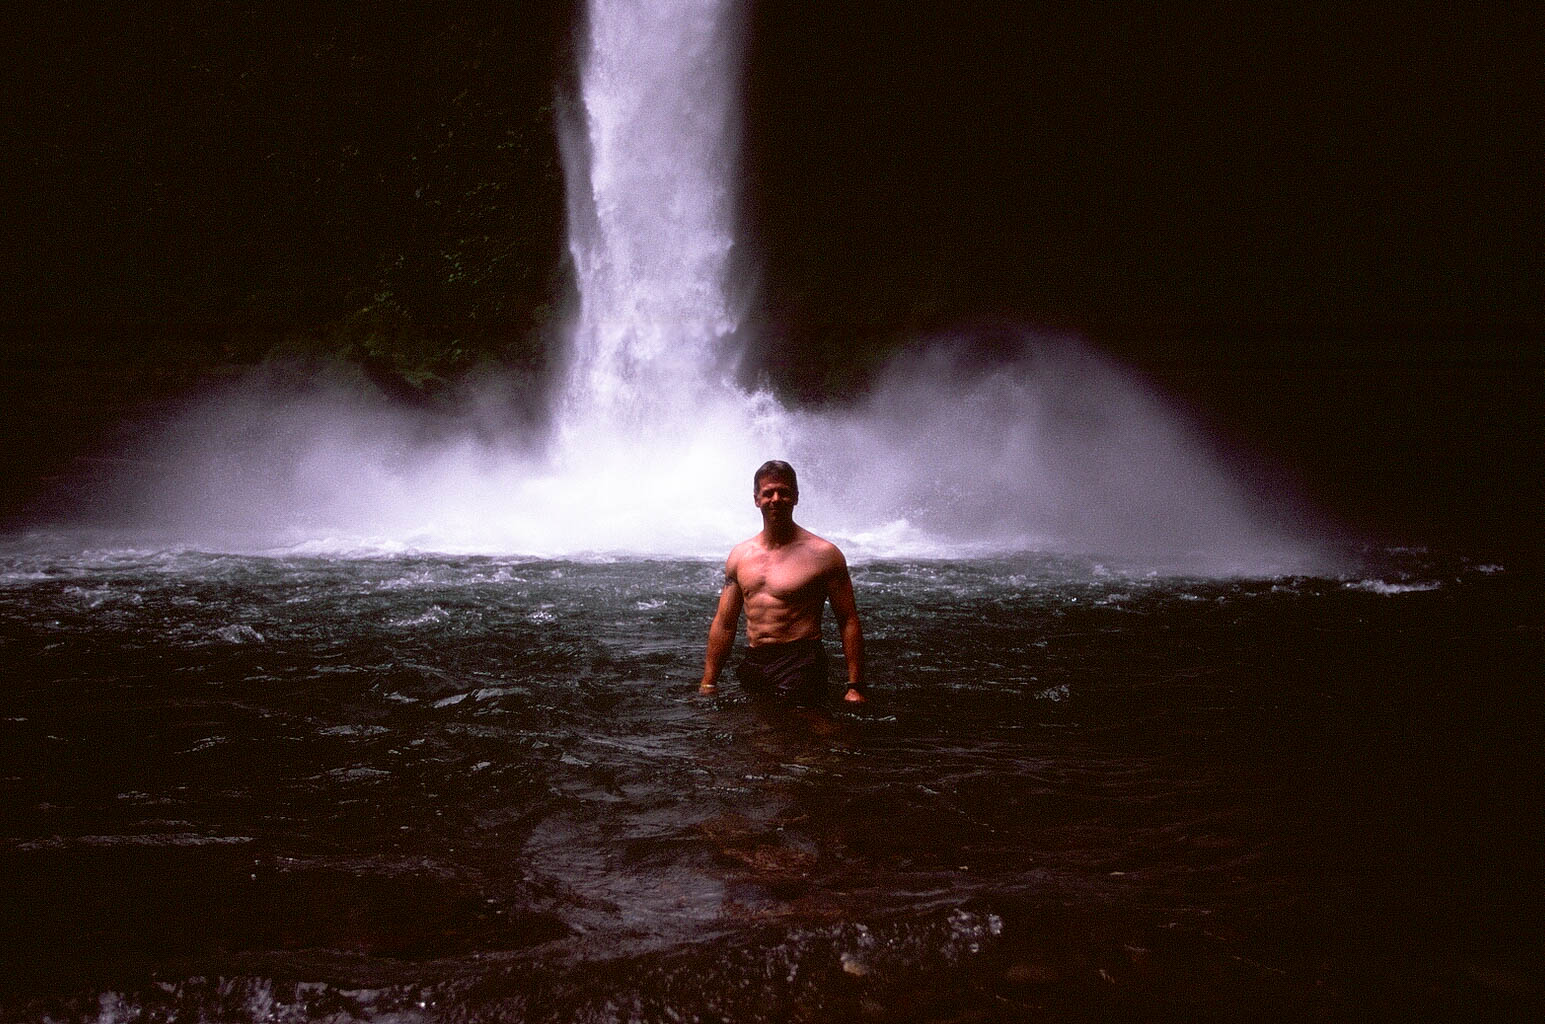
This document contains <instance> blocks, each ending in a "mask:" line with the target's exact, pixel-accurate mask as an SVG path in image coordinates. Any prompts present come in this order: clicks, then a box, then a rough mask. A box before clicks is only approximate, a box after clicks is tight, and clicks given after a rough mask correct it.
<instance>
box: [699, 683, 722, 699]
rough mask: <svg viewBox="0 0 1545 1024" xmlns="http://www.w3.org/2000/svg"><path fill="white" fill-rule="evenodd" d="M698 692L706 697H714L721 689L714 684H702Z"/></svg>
mask: <svg viewBox="0 0 1545 1024" xmlns="http://www.w3.org/2000/svg"><path fill="white" fill-rule="evenodd" d="M697 692H698V693H699V694H701V695H702V696H704V697H712V696H713V695H714V694H716V693H718V692H719V687H718V686H716V685H715V684H713V683H700V684H698V688H697Z"/></svg>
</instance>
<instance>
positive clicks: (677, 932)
mask: <svg viewBox="0 0 1545 1024" xmlns="http://www.w3.org/2000/svg"><path fill="white" fill-rule="evenodd" d="M718 574H719V568H718V566H717V565H716V564H714V563H710V562H706V561H705V562H693V561H678V562H660V561H615V562H605V563H581V562H552V561H522V560H514V559H510V560H500V559H486V558H436V557H383V558H373V559H352V560H351V559H321V558H260V557H232V556H218V555H207V554H198V553H185V552H184V553H155V552H133V551H116V552H112V551H100V552H85V553H82V552H78V551H76V552H70V553H65V554H60V553H57V552H50V551H49V550H47V548H46V547H40V546H36V545H34V546H32V547H28V546H26V545H24V544H21V543H15V544H12V545H11V546H10V547H9V548H7V549H6V551H5V553H4V554H3V555H0V643H3V655H0V657H3V661H0V669H3V680H4V681H3V695H4V698H3V699H4V708H3V716H0V826H3V833H0V868H3V876H0V877H3V878H4V880H5V881H4V886H3V890H0V925H3V927H0V946H3V948H0V963H3V965H4V966H3V975H0V1015H3V1016H4V1017H5V1018H7V1019H24V1020H28V1019H30V1020H39V1019H44V1018H51V1019H55V1020H93V1021H129V1020H145V1021H150V1020H171V1019H176V1020H179V1021H196V1020H235V1021H249V1020H250V1021H271V1020H272V1021H304V1020H324V1019H325V1020H330V1021H349V1020H355V1019H360V1020H391V1021H418V1020H430V1021H437V1020H456V1021H460V1020H479V1021H482V1020H495V1021H613V1020H641V1021H654V1020H662V1021H663V1020H700V1021H714V1020H723V1021H774V1020H809V1021H826V1020H837V1019H847V1020H873V1021H892V1020H895V1021H901V1020H906V1021H910V1020H921V1021H929V1020H932V1021H964V1020H972V1021H975V1020H990V1021H999V1020H1002V1021H1010V1020H1032V1019H1034V1020H1052V1021H1060V1020H1111V1019H1141V1020H1154V1019H1157V1020H1177V1021H1178V1020H1252V1019H1256V1020H1258V1019H1280V1020H1313V1019H1337V1020H1367V1019H1396V1018H1400V1017H1407V1016H1410V1015H1412V1014H1417V1015H1419V1016H1422V1017H1425V1018H1427V1019H1468V1018H1472V1017H1481V1018H1488V1019H1509V1018H1515V1017H1529V1016H1531V1015H1534V1014H1537V1013H1538V1012H1539V1011H1540V1010H1541V1007H1542V998H1541V987H1540V980H1539V979H1540V977H1541V972H1540V965H1541V963H1542V962H1545V923H1542V922H1545V917H1542V913H1541V912H1542V910H1545V907H1542V900H1541V895H1542V892H1545V885H1542V882H1545V856H1542V855H1545V843H1542V841H1541V839H1540V838H1539V837H1538V835H1537V833H1538V832H1539V831H1540V830H1539V828H1538V825H1539V822H1540V820H1541V817H1542V814H1541V812H1542V810H1545V797H1542V795H1541V792H1542V791H1541V787H1540V783H1541V777H1540V775H1541V773H1540V769H1539V766H1538V765H1539V754H1538V751H1539V749H1540V747H1541V741H1542V739H1545V735H1542V734H1545V717H1542V715H1541V712H1542V710H1545V699H1542V696H1541V692H1540V679H1541V672H1540V669H1541V660H1542V659H1541V651H1542V646H1541V616H1540V614H1539V599H1540V597H1541V595H1542V588H1541V587H1540V586H1539V584H1538V581H1537V580H1535V579H1534V578H1533V577H1531V576H1529V575H1527V574H1524V573H1520V572H1518V571H1514V570H1512V569H1510V568H1507V567H1503V566H1494V565H1477V564H1471V563H1467V562H1465V561H1463V560H1461V559H1444V558H1440V557H1438V556H1436V555H1431V554H1427V553H1421V552H1394V553H1384V554H1382V555H1381V556H1380V563H1379V564H1378V565H1376V566H1372V567H1370V568H1369V569H1367V570H1366V571H1364V572H1360V573H1355V574H1352V575H1349V576H1347V577H1344V578H1301V577H1295V578H1278V579H1229V580H1201V579H1185V578H1172V577H1171V578H1165V577H1152V576H1147V575H1144V574H1142V573H1128V572H1123V571H1121V570H1120V569H1118V568H1116V567H1106V566H1100V565H1095V564H1092V563H1087V562H1078V561H1069V560H1060V559H1054V558H1049V557H1041V556H1025V557H1020V558H1013V559H1000V560H988V561H974V562H965V563H962V562H913V563H898V562H872V563H868V564H860V565H858V566H856V568H855V580H856V584H857V589H858V597H859V601H860V605H861V609H862V611H863V613H864V615H865V622H866V626H867V633H868V637H869V642H870V656H871V662H872V670H873V671H872V675H873V678H874V683H875V688H876V694H877V699H875V700H874V701H873V702H872V703H871V704H869V705H868V706H866V707H865V708H863V709H861V710H860V711H858V712H856V713H855V712H847V711H843V710H834V711H833V712H832V713H830V714H828V715H824V716H821V715H801V714H799V713H795V712H791V711H785V710H780V709H777V708H768V707H762V706H758V705H755V704H752V703H748V702H747V701H746V700H744V699H743V698H741V697H740V696H739V694H738V692H737V691H736V689H735V688H734V686H733V685H729V686H726V687H725V689H724V692H723V695H722V696H721V697H719V698H718V699H717V700H715V701H706V700H703V699H700V698H698V697H697V696H696V695H695V693H694V690H695V681H696V678H697V675H698V673H699V670H700V665H701V657H702V644H703V639H704V635H705V632H706V628H707V622H708V617H709V615H710V613H711V609H712V604H713V601H714V597H715V594H716V588H717V582H718ZM828 629H830V627H828ZM831 646H832V648H833V650H834V652H835V649H836V645H835V643H833V644H832V645H831Z"/></svg>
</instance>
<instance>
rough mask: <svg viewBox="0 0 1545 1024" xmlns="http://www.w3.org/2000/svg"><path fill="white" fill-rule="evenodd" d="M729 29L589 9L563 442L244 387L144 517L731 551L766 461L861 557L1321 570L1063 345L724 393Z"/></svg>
mask: <svg viewBox="0 0 1545 1024" xmlns="http://www.w3.org/2000/svg"><path fill="white" fill-rule="evenodd" d="M738 19H739V5H737V4H735V3H731V2H724V0H650V2H648V3H642V2H630V0H592V2H591V4H590V9H589V14H588V20H587V25H586V30H585V31H586V36H585V45H584V47H583V49H582V53H583V67H582V69H581V72H582V73H581V85H582V95H581V97H580V99H581V104H580V109H577V110H575V111H573V112H572V114H573V116H572V117H571V118H570V122H571V123H570V124H569V125H568V126H567V130H566V132H565V135H564V138H563V140H562V141H563V149H564V156H565V163H566V169H567V173H568V191H569V227H570V249H571V254H572V257H573V261H574V266H575V271H576V275H577V283H578V286H579V293H580V307H579V310H578V313H577V318H576V321H575V323H574V325H573V328H572V335H571V346H570V350H569V353H568V362H567V373H566V376H565V378H564V383H563V385H562V386H561V387H560V388H559V389H558V391H557V393H556V394H555V395H554V396H553V398H552V401H553V403H554V405H553V408H552V410H551V414H552V415H551V421H552V425H553V427H552V430H551V431H550V432H549V434H548V435H546V436H545V437H544V438H542V439H540V440H537V439H524V438H516V437H504V438H502V439H499V440H497V441H491V440H489V438H488V431H487V430H486V429H481V430H476V431H474V430H473V429H471V427H470V426H469V427H468V429H467V430H466V431H465V432H464V433H458V432H457V431H455V430H452V431H449V432H447V431H446V430H445V429H444V425H443V423H442V424H440V425H439V426H437V427H435V428H433V429H431V428H430V426H429V425H428V423H427V420H426V418H425V417H423V416H421V415H418V414H412V413H408V412H404V411H401V410H394V409H390V408H386V407H384V406H381V405H372V406H370V407H364V408H362V407H360V406H359V405H358V404H357V403H351V402H346V401H344V400H342V399H338V398H336V397H328V396H327V395H317V394H312V395H310V396H307V397H297V396H294V395H284V394H280V395H275V394H274V393H273V392H272V391H269V390H266V389H263V388H261V387H259V386H256V385H254V388H253V390H251V391H249V392H248V393H247V394H245V395H242V396H232V395H226V396H223V397H222V398H221V399H219V400H218V401H217V402H215V403H212V404H210V405H209V406H208V407H206V408H205V409H203V410H201V411H200V412H198V413H197V414H195V415H193V416H190V417H188V418H186V419H185V420H184V421H183V422H182V423H181V424H180V425H179V427H178V428H177V429H175V430H173V431H171V432H169V433H168V434H167V435H166V436H165V437H164V438H163V439H162V441H161V443H160V446H159V450H160V452H161V455H162V457H163V461H164V464H165V465H166V466H167V471H166V472H165V473H164V474H160V475H158V476H156V478H155V479H154V480H153V481H151V480H148V479H146V478H145V476H144V475H143V474H141V476H140V479H139V481H138V482H139V483H142V484H146V485H147V486H148V494H147V493H144V492H145V491H146V490H147V488H141V491H142V493H141V494H140V495H139V496H138V497H137V498H135V499H132V502H131V503H135V504H138V505H139V507H140V508H142V509H144V510H147V511H148V512H149V515H150V518H151V519H152V520H153V522H154V524H155V526H156V529H157V532H158V533H159V534H161V536H162V539H163V540H166V539H168V538H170V539H173V540H175V541H176V542H179V543H185V544H190V545H195V546H201V547H215V548H240V549H243V550H252V549H262V550H275V549H278V550H288V551H296V550H299V551H309V552H317V553H325V552H362V551H363V552H370V551H398V550H407V549H414V550H425V551H444V552H483V553H500V554H517V555H539V556H586V555H609V554H624V555H633V556H639V555H645V556H647V555H692V556H708V557H719V556H722V555H723V553H724V552H725V551H727V550H728V548H729V546H730V545H731V544H733V543H734V542H735V541H737V540H739V539H741V538H743V537H745V536H747V535H749V534H750V533H753V532H754V531H755V530H756V529H757V528H758V526H759V520H758V518H757V515H756V512H755V509H754V508H753V506H752V503H751V474H752V471H753V469H754V468H755V467H756V466H757V465H759V464H760V463H761V462H762V461H764V460H765V459H768V458H786V459H788V460H790V461H791V462H793V463H794V465H795V466H796V468H797V469H798V470H799V471H800V476H801V485H802V487H801V490H802V496H801V497H802V500H801V520H802V521H803V522H804V523H805V524H806V525H807V526H809V527H810V528H811V529H814V530H815V531H817V532H819V533H822V534H825V535H826V536H828V537H830V538H831V539H833V540H836V541H838V542H839V543H841V544H842V545H843V546H844V547H845V548H846V549H847V550H848V552H849V555H850V557H854V558H859V559H862V558H865V557H878V556H885V555H898V556H908V557H934V556H951V555H960V554H983V553H989V552H1000V551H1011V550H1025V549H1034V550H1051V551H1069V552H1075V551H1076V552H1087V553H1095V554H1101V555H1108V556H1115V557H1120V556H1131V557H1134V558H1137V559H1141V560H1146V561H1147V562H1148V563H1150V564H1153V565H1165V566H1176V567H1185V568H1190V569H1199V570H1203V571H1226V572H1241V571H1242V572H1277V571H1293V570H1297V569H1303V568H1308V567H1310V566H1311V565H1312V564H1313V562H1314V555H1315V551H1314V549H1313V546H1312V545H1310V544H1308V543H1305V542H1304V541H1302V540H1301V539H1300V538H1299V537H1297V536H1294V535H1293V533H1292V531H1290V530H1287V529H1285V528H1283V527H1281V526H1280V525H1279V524H1280V523H1281V522H1283V521H1285V517H1283V516H1281V515H1280V514H1279V513H1278V511H1277V510H1276V509H1275V508H1273V507H1272V505H1271V504H1269V503H1267V502H1265V501H1264V499H1263V498H1262V497H1261V496H1260V495H1259V494H1258V493H1256V492H1254V491H1252V490H1251V489H1249V488H1247V487H1245V486H1243V485H1242V484H1240V483H1239V482H1238V481H1236V480H1234V479H1232V478H1231V477H1230V475H1229V474H1228V473H1226V472H1225V471H1224V470H1223V469H1221V468H1220V467H1219V465H1218V464H1217V462H1216V461H1215V460H1214V459H1213V458H1211V457H1210V456H1209V455H1208V454H1207V445H1206V443H1205V438H1203V437H1202V436H1201V435H1199V434H1198V433H1197V432H1196V431H1195V430H1194V429H1192V428H1190V427H1188V426H1187V425H1186V424H1185V423H1184V422H1183V421H1182V420H1181V419H1180V418H1178V417H1177V416H1175V414H1174V413H1173V412H1172V411H1171V410H1169V409H1168V408H1167V407H1166V404H1165V402H1164V401H1163V400H1162V399H1161V398H1160V397H1159V396H1157V395H1155V394H1153V393H1152V392H1151V391H1150V390H1149V389H1148V388H1147V387H1145V386H1144V385H1143V384H1142V383H1141V382H1140V381H1139V380H1137V379H1136V378H1134V377H1133V376H1131V375H1130V374H1127V373H1125V372H1124V371H1122V370H1121V369H1120V368H1119V367H1117V366H1115V365H1114V364H1112V363H1111V362H1109V361H1108V360H1105V359H1103V358H1101V357H1099V356H1098V355H1097V354H1095V353H1093V352H1092V351H1090V350H1089V349H1087V348H1086V347H1084V346H1082V345H1080V344H1078V343H1076V342H1074V341H1072V340H1068V339H1061V340H1057V339H1048V338H1036V337H1033V336H1030V335H1028V334H1027V338H1026V344H1025V349H1024V352H1023V354H1022V355H1021V357H1019V358H1017V359H1013V360H1010V361H1001V360H1000V361H999V362H998V363H997V364H995V365H994V366H991V367H988V368H985V369H984V368H980V367H978V368H974V369H967V368H965V367H964V366H962V365H961V364H960V363H959V361H958V360H956V359H955V358H953V357H952V356H950V355H949V354H948V353H949V351H950V350H951V349H952V347H953V346H950V345H948V344H939V345H936V346H934V347H933V348H931V349H926V350H921V351H920V352H919V353H917V354H914V355H913V356H911V357H910V358H908V359H907V360H903V361H899V362H898V363H897V365H895V366H894V367H892V369H891V371H890V373H889V375H888V376H887V377H886V378H885V379H884V380H883V381H882V382H881V384H880V386H879V387H878V389H877V390H876V391H875V392H874V393H873V394H872V395H870V396H869V397H868V398H867V399H866V400H865V401H864V402H862V403H861V404H859V405H857V406H855V407H853V408H851V409H849V410H847V411H845V412H838V413H821V414H815V413H808V412H796V411H791V410H788V409H785V408H783V407H782V406H780V405H779V404H778V403H777V402H776V401H775V400H774V399H772V398H771V397H770V396H767V395H765V394H753V393H747V392H745V391H744V390H742V389H740V388H738V387H737V386H735V385H734V384H733V383H732V380H733V373H734V368H735V363H736V360H737V358H738V356H739V354H740V352H739V350H738V348H737V346H738V345H739V344H741V343H742V342H741V334H742V333H743V332H742V330H741V325H740V319H741V312H742V310H741V297H740V296H737V295H736V294H735V293H734V290H733V287H732V282H733V281H734V280H736V278H737V271H739V270H742V269H744V268H740V267H737V266H736V259H737V250H736V246H735V226H736V211H735V209H734V204H733V202H732V195H733V192H734V189H733V186H734V184H735V182H736V158H737V153H738V151H739V124H738V116H739V115H738V109H737V104H736V102H735V101H736V98H737V97H738V94H739V84H738V83H739V73H740V72H739V61H740V49H741V33H742V26H741V24H740V23H739V20H738Z"/></svg>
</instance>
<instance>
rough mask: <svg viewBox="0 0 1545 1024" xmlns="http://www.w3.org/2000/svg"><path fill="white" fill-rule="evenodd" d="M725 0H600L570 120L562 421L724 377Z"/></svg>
mask: <svg viewBox="0 0 1545 1024" xmlns="http://www.w3.org/2000/svg"><path fill="white" fill-rule="evenodd" d="M734 7H735V5H734V4H732V3H726V2H724V0H650V2H648V3H642V2H637V0H593V2H592V3H591V4H590V9H589V18H588V23H587V26H586V44H585V47H584V59H583V66H582V70H581V87H582V95H581V99H582V103H583V112H582V117H583V123H582V124H579V125H570V126H569V131H568V132H567V138H566V140H565V145H564V150H565V153H566V155H567V160H566V163H567V173H568V176H569V239H570V240H569V247H570V252H571V254H572V256H573V260H574V267H575V271H576V274H577V276H578V283H579V292H580V311H579V321H578V324H577V325H576V328H575V330H574V334H573V344H572V349H571V353H570V356H571V367H570V375H569V383H568V387H567V389H566V390H565V392H564V394H563V407H562V408H561V410H560V413H561V417H562V422H565V423H571V424H572V423H574V422H584V421H586V420H587V419H589V418H591V417H594V416H607V417H624V418H627V419H629V420H631V421H634V423H635V425H637V423H638V422H639V421H642V422H645V423H647V422H649V421H651V420H654V419H658V418H669V417H672V416H677V415H680V414H681V413H682V412H683V411H685V410H686V409H689V408H690V407H691V406H692V404H693V403H694V402H696V401H699V400H701V399H702V398H703V397H705V396H704V395H703V394H702V390H703V389H704V388H712V387H714V386H715V384H716V377H717V371H719V370H721V369H723V368H724V364H725V359H726V356H727V355H729V354H728V353H726V352H724V351H723V347H724V341H725V339H726V338H728V337H729V336H730V335H732V334H733V332H734V330H735V328H736V326H737V321H738V317H739V310H738V309H737V305H736V302H735V300H734V298H733V297H732V296H731V295H730V273H731V269H732V268H731V260H732V259H733V258H734V255H735V253H734V221H735V210H734V198H733V194H732V190H731V183H732V182H733V181H734V180H735V174H736V163H737V157H738V153H739V143H740V140H739V125H738V117H737V113H738V111H737V105H736V102H735V100H736V97H737V95H738V92H739V87H738V79H739V50H740V43H739V39H740V34H741V33H740V25H739V23H738V22H739V18H738V12H736V11H735V10H734Z"/></svg>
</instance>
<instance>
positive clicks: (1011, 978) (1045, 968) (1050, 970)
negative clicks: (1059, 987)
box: [1003, 960, 1061, 985]
mask: <svg viewBox="0 0 1545 1024" xmlns="http://www.w3.org/2000/svg"><path fill="white" fill-rule="evenodd" d="M1060 978H1061V975H1060V974H1058V973H1057V969H1056V968H1055V967H1052V966H1051V965H1050V964H1047V963H1042V962H1040V961H1037V960H1021V961H1019V962H1018V963H1016V964H1013V965H1011V966H1010V967H1009V969H1008V970H1006V971H1004V972H1003V980H1004V981H1006V982H1008V983H1009V984H1011V985H1050V984H1052V983H1054V982H1056V981H1057V980H1059V979H1060Z"/></svg>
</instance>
